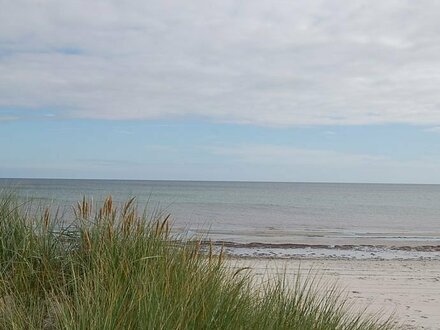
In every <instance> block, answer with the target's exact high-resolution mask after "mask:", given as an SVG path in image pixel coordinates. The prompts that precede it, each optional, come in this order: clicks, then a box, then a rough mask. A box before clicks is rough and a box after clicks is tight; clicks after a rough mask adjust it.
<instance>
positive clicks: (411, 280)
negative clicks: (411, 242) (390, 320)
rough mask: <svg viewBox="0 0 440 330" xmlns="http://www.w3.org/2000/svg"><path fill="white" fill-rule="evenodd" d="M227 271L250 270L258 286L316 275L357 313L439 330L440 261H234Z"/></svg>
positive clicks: (409, 326) (407, 326) (403, 325)
mask: <svg viewBox="0 0 440 330" xmlns="http://www.w3.org/2000/svg"><path fill="white" fill-rule="evenodd" d="M229 265H231V267H232V268H233V269H239V268H241V267H250V269H251V270H250V271H251V274H252V275H254V276H255V280H256V281H257V282H258V281H266V280H268V279H270V278H273V277H274V276H276V275H277V274H283V272H285V273H286V279H287V280H288V283H290V284H293V283H295V276H296V275H297V274H298V273H300V274H302V275H303V276H305V275H306V274H308V273H309V271H310V270H312V272H316V273H317V274H318V275H319V276H322V278H321V281H322V283H323V284H325V283H334V281H337V282H338V285H339V286H340V288H341V289H344V290H345V292H346V293H347V295H348V302H349V303H353V304H354V308H355V309H364V308H367V311H368V312H370V313H382V314H383V317H386V316H388V315H390V314H391V313H395V319H396V322H398V323H397V324H398V328H399V329H405V330H409V329H431V330H436V329H440V312H439V311H440V261H439V260H395V259H393V260H373V259H367V260H357V259H292V258H290V259H281V258H274V259H268V258H230V259H229Z"/></svg>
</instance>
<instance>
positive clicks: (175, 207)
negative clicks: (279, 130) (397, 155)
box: [0, 179, 440, 246]
mask: <svg viewBox="0 0 440 330" xmlns="http://www.w3.org/2000/svg"><path fill="white" fill-rule="evenodd" d="M0 187H1V188H4V189H9V190H10V189H14V190H15V191H16V192H17V193H18V195H19V196H20V197H21V198H31V197H32V198H34V199H35V200H36V202H42V203H47V202H51V203H53V204H54V205H58V206H62V207H66V209H67V210H69V207H70V206H71V205H73V204H74V203H75V202H76V201H78V200H79V199H81V198H82V196H83V195H86V196H89V197H93V199H94V200H95V201H98V202H99V201H101V200H103V199H104V198H105V196H106V195H108V194H111V195H112V196H113V198H114V199H115V200H116V201H120V202H122V201H124V200H126V199H127V198H128V197H130V196H136V197H137V201H138V203H139V205H140V206H141V207H144V206H145V205H146V204H148V206H149V207H150V208H161V209H165V210H166V211H167V212H170V213H171V214H172V216H173V221H174V225H175V228H177V229H178V230H179V232H182V231H183V232H184V235H186V236H191V237H192V236H194V235H196V236H197V235H201V236H206V235H208V236H209V237H210V238H212V239H213V240H217V241H228V242H237V243H250V242H260V243H271V244H273V243H297V244H308V245H320V244H327V245H329V246H332V245H385V246H422V245H423V246H425V245H428V246H432V245H440V185H403V184H402V185H401V184H334V183H262V182H195V181H121V180H55V179H53V180H52V179H50V180H49V179H0Z"/></svg>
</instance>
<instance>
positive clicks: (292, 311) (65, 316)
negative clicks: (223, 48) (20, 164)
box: [0, 194, 392, 330]
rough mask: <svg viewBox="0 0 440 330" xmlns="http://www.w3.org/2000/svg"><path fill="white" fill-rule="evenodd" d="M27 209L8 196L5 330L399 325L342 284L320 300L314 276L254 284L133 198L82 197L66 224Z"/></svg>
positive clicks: (0, 264)
mask: <svg viewBox="0 0 440 330" xmlns="http://www.w3.org/2000/svg"><path fill="white" fill-rule="evenodd" d="M20 203H21V202H19V200H18V199H17V198H14V197H13V196H11V195H7V194H4V196H3V197H1V198H0V328H1V329H20V330H21V329H347V330H348V329H391V328H392V326H391V322H390V321H387V322H383V321H379V319H378V318H377V317H374V316H368V315H366V314H364V313H358V312H354V311H353V310H350V308H349V306H347V302H346V299H344V295H343V294H341V292H340V291H339V290H338V289H337V288H336V287H332V288H330V290H328V288H326V289H327V290H328V293H326V294H325V295H324V296H323V295H320V294H319V290H320V286H319V285H316V282H315V281H314V280H313V279H310V280H307V279H306V281H297V282H296V283H297V284H296V285H293V286H287V285H286V284H285V282H286V280H287V279H285V278H284V279H283V278H281V279H278V280H276V279H274V281H270V282H269V283H264V284H260V285H255V283H253V281H252V277H251V275H250V273H248V272H247V271H246V270H244V269H243V270H240V269H239V270H238V271H237V270H231V269H230V268H228V267H227V263H225V260H224V259H225V258H226V257H225V256H224V255H223V253H220V254H217V255H214V254H215V253H213V252H212V249H209V248H207V249H206V248H205V247H203V246H201V244H200V241H197V240H190V241H187V240H179V239H176V237H174V236H171V235H170V228H169V225H168V223H169V221H168V217H167V216H164V215H161V214H159V213H156V215H153V216H147V213H146V212H138V207H137V205H136V203H135V200H134V199H130V200H128V201H127V202H126V203H125V204H122V205H119V204H118V207H116V205H115V203H113V201H112V199H111V197H109V198H107V199H106V200H105V202H104V203H103V204H102V205H100V206H99V207H95V205H92V202H90V201H88V200H87V199H83V200H82V201H81V202H79V203H78V204H77V205H76V206H75V207H74V212H72V214H73V215H72V219H69V220H71V221H64V222H63V221H61V220H62V219H61V217H60V216H59V215H58V214H57V212H56V210H51V209H49V208H43V207H40V208H38V210H37V211H36V210H35V207H32V208H31V207H28V206H27V204H26V203H23V204H20ZM64 220H66V219H64ZM67 223H68V225H63V224H67ZM326 292H327V291H326Z"/></svg>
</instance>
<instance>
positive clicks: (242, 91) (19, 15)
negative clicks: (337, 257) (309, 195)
mask: <svg viewBox="0 0 440 330" xmlns="http://www.w3.org/2000/svg"><path fill="white" fill-rule="evenodd" d="M0 7H1V8H2V9H1V11H0V177H32V178H34V177H35V178H37V177H41V178H99V179H153V180H240V181H300V182H309V181H310V182H389V183H440V2H439V1H435V0H420V1H412V0H402V1H394V0H389V1H371V0H370V1H351V0H350V1H349V0H345V1H337V0H335V1H326V0H322V1H320V0H316V1H314V0H312V1H299V0H289V1H277V0H270V1H269V0H268V1H265V0H253V1H239V0H213V1H202V0H190V1H167V0H162V1H150V0H127V1H116V0H106V1H99V0H96V1H82V0H77V1H71V0H64V1H59V0H32V1H31V0H28V1H26V0H13V1H12V0H0Z"/></svg>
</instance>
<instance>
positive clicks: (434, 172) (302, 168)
mask: <svg viewBox="0 0 440 330" xmlns="http://www.w3.org/2000/svg"><path fill="white" fill-rule="evenodd" d="M210 152H211V153H213V154H215V155H218V156H220V157H224V158H229V159H232V160H235V163H233V164H232V165H230V166H234V169H235V168H236V167H240V166H241V167H242V168H244V170H243V173H242V176H241V179H243V177H245V178H248V179H249V180H255V178H256V177H258V178H259V180H269V181H329V180H330V181H332V182H384V183H385V182H389V183H393V182H398V183H433V182H440V175H439V174H438V168H439V166H440V158H438V157H437V158H435V157H421V158H419V159H411V160H408V159H407V160H397V159H393V158H391V157H389V156H385V155H379V154H365V153H349V152H339V151H333V150H322V149H303V148H293V147H289V146H280V145H270V144H267V145H257V144H254V145H252V144H247V145H238V146H234V147H222V148H219V147H215V148H214V147H211V149H210Z"/></svg>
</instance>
